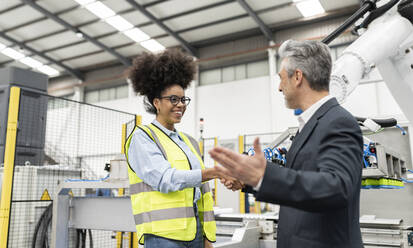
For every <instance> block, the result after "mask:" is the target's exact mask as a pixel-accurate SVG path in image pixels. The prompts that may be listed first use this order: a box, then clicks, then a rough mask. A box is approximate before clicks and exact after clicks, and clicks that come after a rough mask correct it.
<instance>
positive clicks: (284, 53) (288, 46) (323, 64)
mask: <svg viewBox="0 0 413 248" xmlns="http://www.w3.org/2000/svg"><path fill="white" fill-rule="evenodd" d="M278 53H279V55H280V57H281V59H283V58H286V63H284V66H285V70H286V71H287V73H288V77H291V76H292V75H293V74H294V72H295V70H296V69H300V70H301V71H302V72H303V75H304V77H305V78H306V79H307V81H308V83H309V84H310V88H311V89H313V90H316V91H323V90H327V91H328V90H329V84H330V75H331V67H332V59H331V54H330V48H329V47H328V46H327V45H326V44H324V43H322V42H319V41H309V40H306V41H296V40H287V41H285V42H283V43H282V44H281V46H280V48H279V50H278Z"/></svg>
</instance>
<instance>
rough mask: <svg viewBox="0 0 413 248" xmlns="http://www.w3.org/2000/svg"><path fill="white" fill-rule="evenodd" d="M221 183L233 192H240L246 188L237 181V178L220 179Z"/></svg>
mask: <svg viewBox="0 0 413 248" xmlns="http://www.w3.org/2000/svg"><path fill="white" fill-rule="evenodd" d="M220 181H221V183H222V184H223V185H225V187H227V189H229V190H232V191H236V190H240V189H242V188H244V186H245V185H244V183H243V182H241V181H239V180H237V179H235V178H231V179H230V178H228V177H226V178H224V177H223V178H220Z"/></svg>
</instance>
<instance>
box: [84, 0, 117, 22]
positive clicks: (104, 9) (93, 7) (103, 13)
mask: <svg viewBox="0 0 413 248" xmlns="http://www.w3.org/2000/svg"><path fill="white" fill-rule="evenodd" d="M85 8H86V9H87V10H89V11H90V12H92V13H93V14H95V15H96V16H97V17H99V18H100V19H105V18H108V17H111V16H114V15H116V13H115V12H114V11H113V10H112V9H110V8H109V7H108V6H106V5H104V4H103V3H101V2H94V3H91V4H88V5H85Z"/></svg>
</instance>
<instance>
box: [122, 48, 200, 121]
mask: <svg viewBox="0 0 413 248" xmlns="http://www.w3.org/2000/svg"><path fill="white" fill-rule="evenodd" d="M195 72H196V64H195V61H194V59H193V57H191V56H190V55H188V54H185V53H183V52H182V51H180V50H178V49H167V50H165V51H163V52H162V53H158V54H153V53H147V52H144V53H142V54H140V55H138V56H137V57H136V58H135V59H134V60H133V65H132V66H131V67H130V68H129V69H128V78H129V79H130V81H131V83H132V86H133V89H134V91H135V92H136V93H137V94H139V95H142V96H144V105H145V109H146V111H147V112H149V113H152V114H156V108H155V106H154V105H153V99H155V98H157V97H160V96H161V93H162V92H163V91H164V90H165V89H167V88H168V87H170V86H172V85H176V84H177V85H180V86H181V87H182V88H183V89H184V90H185V89H186V88H188V86H189V84H190V83H191V81H192V80H193V79H194V75H195Z"/></svg>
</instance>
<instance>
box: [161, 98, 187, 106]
mask: <svg viewBox="0 0 413 248" xmlns="http://www.w3.org/2000/svg"><path fill="white" fill-rule="evenodd" d="M159 99H168V100H169V101H170V102H171V103H172V105H174V106H176V105H178V103H179V102H181V103H182V104H184V105H188V104H189V102H190V101H191V98H189V97H187V96H183V97H179V96H176V95H171V96H162V97H159Z"/></svg>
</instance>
